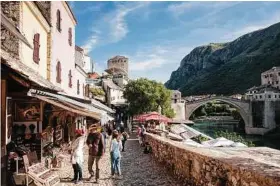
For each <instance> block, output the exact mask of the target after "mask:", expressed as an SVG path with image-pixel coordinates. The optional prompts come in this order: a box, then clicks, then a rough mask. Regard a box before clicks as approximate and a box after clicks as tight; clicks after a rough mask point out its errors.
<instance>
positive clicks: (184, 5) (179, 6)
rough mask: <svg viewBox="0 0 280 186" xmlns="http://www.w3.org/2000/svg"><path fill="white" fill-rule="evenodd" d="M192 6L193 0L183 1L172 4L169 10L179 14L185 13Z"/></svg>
mask: <svg viewBox="0 0 280 186" xmlns="http://www.w3.org/2000/svg"><path fill="white" fill-rule="evenodd" d="M195 3H197V2H195ZM192 7H193V4H192V3H191V2H181V3H176V4H171V5H169V6H168V7H167V9H168V11H170V12H172V13H173V14H174V15H176V16H178V15H181V14H183V13H184V12H185V11H186V10H187V9H189V8H192Z"/></svg>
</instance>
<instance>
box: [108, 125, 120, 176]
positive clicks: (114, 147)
mask: <svg viewBox="0 0 280 186" xmlns="http://www.w3.org/2000/svg"><path fill="white" fill-rule="evenodd" d="M121 149H122V143H121V142H120V138H119V133H118V131H116V130H114V131H113V135H112V141H111V144H110V155H111V175H112V176H114V175H115V173H117V174H118V175H119V176H121Z"/></svg>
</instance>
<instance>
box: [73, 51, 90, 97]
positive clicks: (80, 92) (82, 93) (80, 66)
mask: <svg viewBox="0 0 280 186" xmlns="http://www.w3.org/2000/svg"><path fill="white" fill-rule="evenodd" d="M88 58H89V57H88V56H85V54H84V50H83V49H82V48H81V47H78V46H76V47H75V71H74V76H75V82H73V83H74V84H76V85H75V86H74V87H76V88H75V89H76V90H77V92H76V94H77V95H76V96H77V97H79V98H87V97H89V95H88V91H89V89H88V85H87V82H86V79H87V77H88V74H87V73H86V71H85V70H84V69H85V67H87V66H88V64H87V63H90V59H89V60H87V61H86V60H85V59H88ZM69 76H70V74H69ZM69 78H70V77H69ZM72 86H73V85H72Z"/></svg>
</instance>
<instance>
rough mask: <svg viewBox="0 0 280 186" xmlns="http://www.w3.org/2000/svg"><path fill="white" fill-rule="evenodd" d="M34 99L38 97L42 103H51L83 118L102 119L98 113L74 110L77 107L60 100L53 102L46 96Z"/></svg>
mask: <svg viewBox="0 0 280 186" xmlns="http://www.w3.org/2000/svg"><path fill="white" fill-rule="evenodd" d="M33 97H36V98H38V99H40V100H41V101H45V102H47V103H50V104H52V105H55V106H57V107H59V108H62V109H64V110H67V111H69V112H73V113H76V114H79V115H82V116H88V117H92V118H95V119H98V120H99V119H100V115H99V114H97V113H92V112H88V111H85V110H84V111H83V110H82V109H77V108H74V107H75V106H74V105H71V104H69V103H65V102H63V101H58V100H52V99H50V98H47V97H45V96H38V95H36V96H33Z"/></svg>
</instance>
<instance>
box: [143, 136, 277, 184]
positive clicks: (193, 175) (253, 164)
mask: <svg viewBox="0 0 280 186" xmlns="http://www.w3.org/2000/svg"><path fill="white" fill-rule="evenodd" d="M146 139H147V141H148V142H149V144H150V145H151V147H152V149H153V157H154V159H155V160H156V161H158V162H160V163H162V164H163V165H165V166H164V167H166V168H167V170H169V172H170V173H172V174H173V175H174V176H175V177H176V178H177V179H178V180H180V181H181V182H183V183H184V184H185V185H195V186H196V185H197V186H204V185H205V186H210V185H211V186H279V185H280V151H278V150H275V149H271V148H266V147H251V148H237V147H231V148H230V147H226V148H225V147H216V148H206V147H191V146H186V145H184V144H182V143H181V142H176V141H172V140H169V139H167V138H163V137H160V136H157V135H154V134H149V133H148V134H147V137H146Z"/></svg>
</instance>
